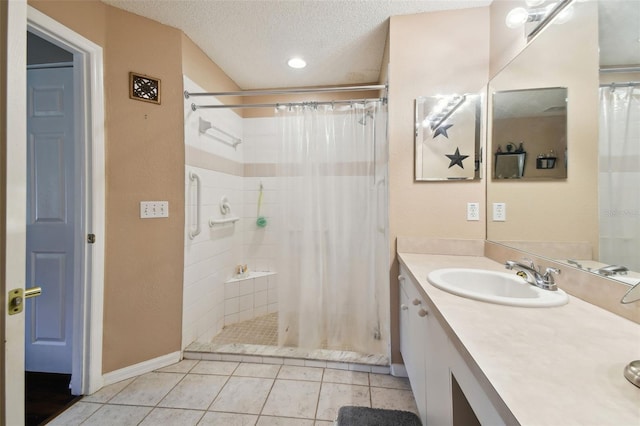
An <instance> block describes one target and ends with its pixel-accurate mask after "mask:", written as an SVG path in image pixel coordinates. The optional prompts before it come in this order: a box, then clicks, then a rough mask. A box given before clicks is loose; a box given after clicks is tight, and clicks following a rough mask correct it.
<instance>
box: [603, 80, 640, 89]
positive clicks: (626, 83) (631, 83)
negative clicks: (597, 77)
mask: <svg viewBox="0 0 640 426" xmlns="http://www.w3.org/2000/svg"><path fill="white" fill-rule="evenodd" d="M633 86H640V81H624V82H620V83H603V84H601V85H600V87H614V88H615V87H633Z"/></svg>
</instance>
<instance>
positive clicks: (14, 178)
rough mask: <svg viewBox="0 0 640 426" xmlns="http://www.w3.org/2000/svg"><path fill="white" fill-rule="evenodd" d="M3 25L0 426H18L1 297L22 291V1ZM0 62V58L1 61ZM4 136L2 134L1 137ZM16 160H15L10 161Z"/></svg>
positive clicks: (9, 9) (18, 341)
mask: <svg viewBox="0 0 640 426" xmlns="http://www.w3.org/2000/svg"><path fill="white" fill-rule="evenodd" d="M0 7H6V13H7V14H6V16H4V17H3V18H6V22H2V24H3V26H4V24H5V23H6V26H5V27H4V28H3V32H5V35H6V40H7V46H6V47H7V49H6V51H5V52H4V53H5V54H6V64H7V67H6V76H3V79H2V83H3V84H4V83H5V79H6V86H4V89H6V92H5V95H6V97H5V99H4V101H6V111H5V113H6V120H5V126H6V141H5V142H6V158H4V159H3V160H4V162H5V164H4V165H3V166H4V169H5V176H6V179H5V181H4V182H3V185H4V186H5V189H6V203H5V206H4V207H5V209H6V217H5V221H6V234H5V241H4V243H5V246H4V247H3V248H2V249H3V250H4V254H5V259H4V261H5V264H4V265H2V266H1V267H2V268H4V270H5V276H4V279H5V282H4V283H2V284H3V290H4V292H3V293H4V294H3V295H2V298H1V299H2V300H3V301H4V302H5V303H3V305H4V306H3V310H2V312H3V313H4V326H5V330H4V331H5V334H4V353H3V354H2V355H3V356H4V357H5V359H4V371H3V380H4V382H3V383H2V385H3V386H4V389H3V391H4V395H3V396H4V401H3V402H4V404H3V407H2V408H3V410H4V413H3V414H0V424H7V425H14V424H15V425H20V424H23V423H24V337H25V336H24V315H11V316H9V315H8V314H7V313H6V312H7V309H6V308H5V307H6V301H7V300H8V297H7V292H9V291H10V290H12V289H15V288H24V284H25V272H26V270H25V267H26V266H25V261H24V260H25V253H26V252H25V250H26V237H27V233H26V219H27V216H26V215H27V208H26V207H27V198H26V195H27V184H26V166H27V157H26V155H27V144H26V143H25V137H26V134H27V107H26V105H27V97H26V93H27V70H26V67H25V65H26V63H27V61H26V59H27V58H26V56H27V55H26V53H27V52H26V48H25V47H26V43H27V31H26V23H27V2H26V0H16V1H9V2H4V5H3V6H0ZM3 59H4V58H3ZM3 136H4V135H3ZM16 159H18V161H16Z"/></svg>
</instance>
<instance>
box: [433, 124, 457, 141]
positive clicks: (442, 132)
mask: <svg viewBox="0 0 640 426" xmlns="http://www.w3.org/2000/svg"><path fill="white" fill-rule="evenodd" d="M451 126H453V124H443V125H442V126H438V128H437V129H436V131H435V132H433V138H434V139H435V138H436V137H438V135H443V136H444V137H445V138H447V139H449V135H448V134H447V130H449V128H450V127H451Z"/></svg>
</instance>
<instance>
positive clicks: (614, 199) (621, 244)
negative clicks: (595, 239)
mask: <svg viewBox="0 0 640 426" xmlns="http://www.w3.org/2000/svg"><path fill="white" fill-rule="evenodd" d="M599 146H600V173H599V182H598V184H599V188H598V189H599V190H598V193H599V200H598V205H599V206H600V261H601V262H603V263H608V264H614V263H615V264H620V265H624V266H626V267H628V268H629V269H631V270H634V271H640V256H639V253H640V197H639V196H638V188H639V187H640V86H639V85H632V86H626V87H619V86H618V87H616V86H615V85H614V86H611V87H602V88H600V139H599Z"/></svg>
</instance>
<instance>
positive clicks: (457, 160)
mask: <svg viewBox="0 0 640 426" xmlns="http://www.w3.org/2000/svg"><path fill="white" fill-rule="evenodd" d="M446 155H447V157H448V158H449V160H451V163H449V168H451V167H453V166H455V165H458V166H460V168H461V169H464V166H463V165H462V160H464V159H465V158H467V157H468V155H460V148H456V152H455V154H452V155H450V154H446Z"/></svg>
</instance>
